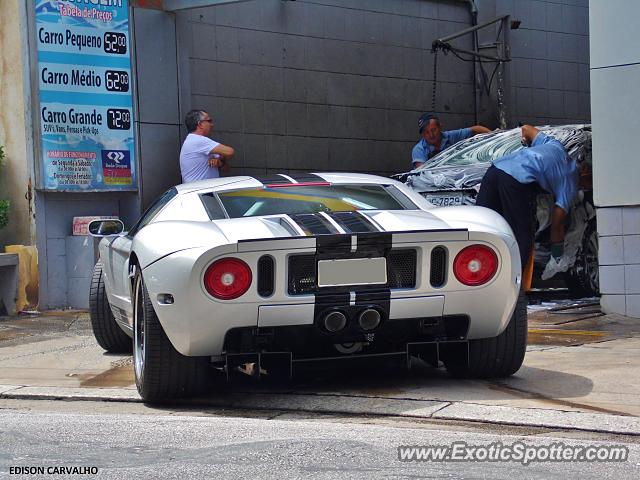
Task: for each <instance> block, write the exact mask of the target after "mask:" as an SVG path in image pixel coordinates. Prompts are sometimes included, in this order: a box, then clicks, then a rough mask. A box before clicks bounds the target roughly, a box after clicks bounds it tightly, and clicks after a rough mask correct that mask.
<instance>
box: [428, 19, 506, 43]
mask: <svg viewBox="0 0 640 480" xmlns="http://www.w3.org/2000/svg"><path fill="white" fill-rule="evenodd" d="M508 17H509V15H500V16H499V17H495V18H493V19H491V20H487V21H486V22H483V23H481V24H479V25H476V26H475V27H469V28H465V29H464V30H460V31H459V32H457V33H454V34H452V35H449V36H447V37H443V38H439V39H438V40H436V41H440V42H443V43H446V42H448V41H449V40H453V39H455V38H458V37H461V36H463V35H466V34H467V33H471V32H475V31H476V30H480V29H481V28H484V27H488V26H489V25H492V24H494V23H498V22H501V21H502V20H504V19H505V18H508Z"/></svg>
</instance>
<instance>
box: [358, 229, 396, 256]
mask: <svg viewBox="0 0 640 480" xmlns="http://www.w3.org/2000/svg"><path fill="white" fill-rule="evenodd" d="M391 240H392V234H391V233H386V232H378V233H365V234H360V235H358V248H357V250H356V251H357V253H358V256H361V255H362V256H377V257H386V256H387V254H388V253H389V250H391Z"/></svg>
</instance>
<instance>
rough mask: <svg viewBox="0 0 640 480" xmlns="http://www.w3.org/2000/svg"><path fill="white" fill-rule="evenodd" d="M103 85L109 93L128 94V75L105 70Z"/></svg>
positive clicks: (122, 72) (118, 71)
mask: <svg viewBox="0 0 640 480" xmlns="http://www.w3.org/2000/svg"><path fill="white" fill-rule="evenodd" d="M104 84H105V86H106V87H107V90H108V91H110V92H128V91H129V73H128V72H124V71H122V70H107V71H106V72H105V73H104Z"/></svg>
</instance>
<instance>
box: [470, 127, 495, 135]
mask: <svg viewBox="0 0 640 480" xmlns="http://www.w3.org/2000/svg"><path fill="white" fill-rule="evenodd" d="M469 128H470V129H471V132H472V133H473V134H474V135H478V134H479V133H489V132H490V131H491V130H489V129H488V128H487V127H483V126H482V125H473V126H471V127H469Z"/></svg>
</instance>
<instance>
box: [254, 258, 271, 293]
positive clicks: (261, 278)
mask: <svg viewBox="0 0 640 480" xmlns="http://www.w3.org/2000/svg"><path fill="white" fill-rule="evenodd" d="M274 274H275V268H274V261H273V257H271V256H269V255H263V256H261V257H260V258H259V259H258V295H260V296H261V297H270V296H271V295H273V289H274V283H275V282H274V278H273V277H274Z"/></svg>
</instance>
